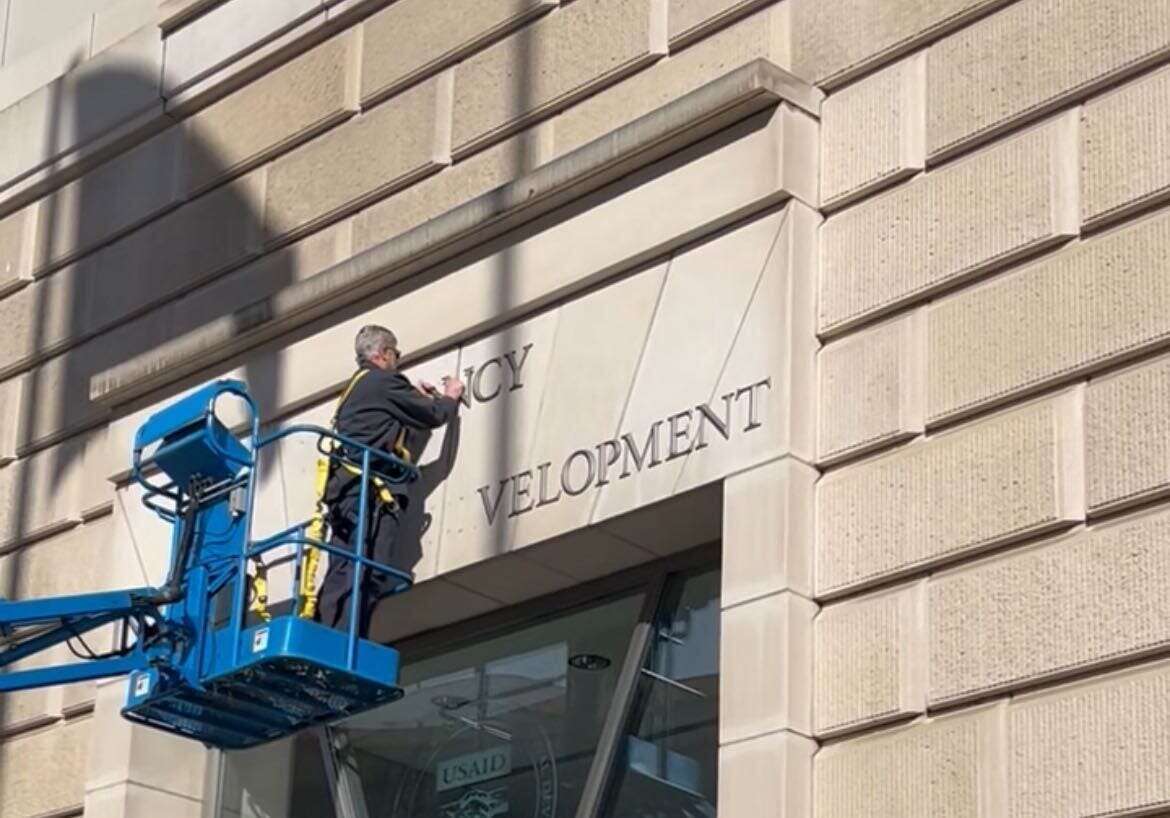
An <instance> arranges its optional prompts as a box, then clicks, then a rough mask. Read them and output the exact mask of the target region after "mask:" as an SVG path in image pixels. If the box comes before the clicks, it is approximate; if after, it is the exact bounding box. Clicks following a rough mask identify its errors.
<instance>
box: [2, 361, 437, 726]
mask: <svg viewBox="0 0 1170 818" xmlns="http://www.w3.org/2000/svg"><path fill="white" fill-rule="evenodd" d="M224 396H230V397H234V398H237V399H239V400H241V401H243V403H244V405H245V407H246V409H247V420H246V424H245V428H246V429H247V435H246V438H245V440H244V441H241V440H239V439H237V437H236V435H234V434H233V433H232V432H231V431H230V430H229V429H228V427H227V426H226V425H225V424H224V423H223V422H222V421H221V420H220V418H219V416H218V415H217V407H218V405H219V401H220V400H221V398H223V397H224ZM293 435H314V436H316V437H317V440H318V449H319V450H320V451H321V452H322V453H323V454H327V455H328V456H330V457H331V458H333V459H334V460H335V461H339V462H344V463H347V464H349V465H351V466H353V467H355V468H357V469H359V470H360V476H361V489H360V497H359V516H358V531H357V542H360V543H365V541H366V525H367V524H366V518H367V515H366V513H365V512H366V509H367V508H368V504H369V503H370V502H371V497H370V490H369V484H370V482H371V480H372V478H374V477H378V478H380V479H381V480H383V481H385V482H386V483H388V484H391V485H396V484H404V483H409V482H412V481H414V480H417V479H418V476H419V472H418V469H417V468H416V467H415V466H414V465H412V464H410V463H407V462H406V461H404V460H402V459H400V458H398V457H396V456H394V455H392V454H388V453H386V452H383V451H379V450H376V449H372V448H370V447H368V446H365V445H363V444H361V443H359V442H357V441H355V440H352V439H350V438H347V437H345V436H342V435H338V434H336V433H334V432H332V431H329V430H326V429H323V428H320V427H317V426H310V425H296V426H290V427H287V428H283V429H278V430H276V431H275V432H273V433H271V434H269V435H267V436H262V435H261V433H260V421H259V414H258V412H257V409H256V404H255V402H254V401H253V400H252V398H251V396H250V395H249V394H248V391H247V388H246V387H245V385H244V384H243V383H242V382H240V381H237V380H221V381H217V382H215V383H213V384H210V385H208V386H206V387H204V388H203V389H200V390H198V391H196V392H194V393H192V394H191V395H188V396H187V397H185V398H182V399H181V400H178V401H176V402H175V403H173V404H171V405H170V406H168V407H166V408H164V409H163V410H161V411H159V412H158V413H156V414H155V415H153V416H152V417H151V418H149V419H148V420H147V421H146V422H145V423H144V424H143V425H142V426H141V427H140V428H139V430H138V432H137V434H136V435H135V438H134V444H133V450H132V453H131V479H132V480H133V481H134V482H136V483H137V484H139V485H140V486H141V487H142V488H143V491H144V494H143V498H142V501H143V503H144V504H145V505H146V506H147V507H148V508H150V509H151V510H152V511H154V512H155V513H156V514H157V515H158V516H159V517H161V518H162V519H163V520H165V521H166V522H168V523H170V524H171V525H172V538H171V549H172V576H171V577H169V578H168V580H167V583H166V584H164V585H162V586H159V587H143V588H136V589H132V590H127V591H112V592H104V593H96V594H83V595H79V596H69V597H56V598H50V599H41V600H28V601H19V602H17V601H6V600H2V599H0V692H8V691H12V690H22V689H28V688H31V687H41V686H45V685H53V684H63V683H67V682H74V681H82V680H86V679H96V678H103V677H110V676H118V675H125V674H129V675H130V677H131V684H130V692H129V694H128V696H127V703H126V707H125V709H124V710H123V713H124V714H125V715H126V716H127V717H128V718H130V719H132V720H135V721H139V722H141V723H144V724H149V725H151V726H155V727H159V728H161V729H165V730H169V731H171V732H177V733H180V734H182V735H187V736H191V737H193V738H198V739H201V740H203V741H205V742H207V743H209V744H213V745H215V746H220V747H244V746H250V745H252V744H256V743H260V742H262V741H268V740H271V739H273V738H279V737H280V736H282V735H287V734H288V733H289V732H292V731H294V730H296V729H300V728H301V727H304V726H306V725H308V724H315V723H320V722H326V721H330V720H332V719H335V718H341V717H345V716H349V715H352V714H353V713H356V712H361V710H363V709H367V708H368V707H373V706H378V705H380V704H383V703H385V702H386V701H392V700H393V699H394V698H396V697H397V696H398V695H400V691H398V689H397V673H398V655H397V652H396V651H394V650H393V649H391V648H388V647H385V646H382V645H377V644H374V643H371V642H368V641H367V640H364V639H362V638H360V637H359V635H358V624H359V621H360V616H359V607H360V603H361V588H362V579H363V577H364V576H365V574H366V572H368V571H374V572H379V573H382V574H387V575H390V576H393V577H394V578H396V579H397V580H398V582H397V583H396V584H395V586H394V587H393V588H392V589H391V591H390V593H392V594H396V593H401V592H403V591H405V590H407V589H409V588H410V587H411V584H412V582H413V577H412V576H411V575H410V574H409V573H407V572H404V571H400V570H398V569H395V568H393V567H391V566H389V565H384V564H382V563H379V562H377V561H375V560H372V559H370V558H368V557H366V556H365V554H364V553H353V552H350V551H346V550H345V549H341V548H337V547H335V546H333V545H330V544H328V543H323V542H319V541H316V540H314V539H312V538H310V537H308V536H307V534H306V531H307V528H308V525H309V520H305V521H303V522H301V523H298V524H297V525H293V526H290V527H289V528H287V529H285V530H284V531H281V532H279V533H277V534H274V535H272V536H270V537H266V538H264V539H263V540H260V541H258V542H256V541H253V539H252V522H253V518H254V507H255V502H256V480H255V477H256V475H257V474H259V465H260V460H261V454H262V452H263V451H264V450H265V449H266V448H268V447H269V446H271V445H273V444H275V443H276V442H278V441H280V440H282V439H284V438H286V437H290V436H293ZM330 440H331V441H333V444H334V445H332V446H328V447H326V446H324V443H325V442H326V441H330ZM338 444H339V445H338ZM355 457H356V458H357V459H355ZM372 464H376V465H377V468H376V469H375V468H373V466H372ZM156 472H157V474H156ZM159 474H161V477H160V476H159ZM183 481H187V484H186V485H184V484H183ZM239 492H243V495H244V502H243V503H242V504H238V503H233V502H232V499H233V496H234V495H235V496H238V493H239ZM307 546H308V547H312V548H317V549H321V550H322V551H325V552H326V553H328V554H329V555H330V559H347V560H352V561H353V562H354V563H355V568H354V571H353V578H352V586H351V589H350V599H349V603H348V604H349V605H350V617H349V629H348V632H347V633H344V634H343V633H340V632H337V631H333V630H331V629H328V628H326V627H324V626H322V625H319V624H317V623H314V622H311V621H308V620H305V619H300V618H298V617H297V615H296V611H298V610H299V609H300V585H299V575H300V572H301V570H302V569H303V560H304V557H305V553H306V547H307ZM286 547H295V565H294V568H295V570H294V579H293V588H292V600H291V602H292V604H291V611H292V613H290V614H287V615H284V616H280V617H276V618H275V619H273V620H272V621H271V622H263V623H260V624H256V623H249V622H248V621H247V612H246V608H247V599H246V597H247V583H248V568H249V564H250V563H255V562H257V561H262V557H263V555H264V554H266V553H268V552H271V551H273V550H274V549H278V548H286ZM224 594H226V595H227V597H228V598H229V599H230V600H231V605H230V615H229V617H228V624H227V625H226V626H225V625H223V624H222V616H221V615H220V612H221V611H222V608H223V605H222V600H223V598H224ZM110 623H121V626H122V645H121V648H120V649H118V650H116V651H114V652H111V653H110V654H107V655H104V656H100V657H94V659H93V661H86V662H76V663H71V664H63V665H55V666H51V667H45V668H37V669H31V670H19V671H14V670H11V669H9V670H8V671H7V672H3V671H4V668H5V667H8V666H10V665H12V664H13V663H14V662H17V661H20V660H21V659H25V658H28V657H30V656H33V655H35V654H37V653H40V652H42V651H44V650H46V649H48V648H51V647H53V646H54V645H58V644H60V643H62V642H72V641H73V640H75V639H83V638H84V634H85V633H87V632H89V631H92V630H94V629H95V628H99V627H102V626H104V625H108V624H110ZM131 637H133V638H132V639H131ZM83 644H84V643H83Z"/></svg>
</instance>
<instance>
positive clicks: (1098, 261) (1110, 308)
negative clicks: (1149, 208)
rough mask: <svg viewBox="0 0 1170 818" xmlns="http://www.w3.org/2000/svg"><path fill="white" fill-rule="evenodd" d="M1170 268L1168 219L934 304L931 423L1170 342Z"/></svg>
mask: <svg viewBox="0 0 1170 818" xmlns="http://www.w3.org/2000/svg"><path fill="white" fill-rule="evenodd" d="M1168 265H1170V214H1166V213H1160V214H1158V215H1156V216H1154V217H1151V218H1149V219H1145V220H1142V221H1140V222H1137V223H1134V224H1132V225H1129V226H1127V227H1126V228H1125V229H1123V230H1119V231H1117V232H1112V233H1109V234H1108V235H1104V236H1101V237H1098V238H1093V239H1090V240H1088V241H1085V242H1083V243H1080V244H1077V245H1074V246H1072V247H1069V248H1067V249H1065V250H1062V251H1060V252H1059V253H1056V254H1054V255H1052V256H1050V257H1048V258H1045V259H1044V260H1042V261H1039V262H1037V263H1036V264H1033V265H1031V266H1028V267H1025V268H1022V269H1020V270H1018V271H1015V272H1013V273H1011V274H1010V275H1006V276H1003V277H1001V278H997V279H994V280H992V281H989V282H987V283H986V284H983V285H981V286H979V287H974V288H971V289H968V290H964V291H962V292H960V293H956V294H955V295H953V296H951V297H949V298H944V299H940V300H939V301H936V302H935V303H934V304H931V305H930V307H928V308H927V314H926V326H927V329H926V371H927V373H928V374H927V384H926V417H927V423H928V424H929V423H932V422H935V421H938V420H941V419H943V418H946V417H952V416H955V415H961V414H963V413H966V412H970V411H973V410H975V409H977V408H979V407H982V406H987V405H990V404H995V403H998V402H1001V401H1003V400H1005V399H1006V398H1007V397H1009V396H1011V395H1016V394H1020V393H1023V392H1026V391H1028V390H1033V389H1037V388H1039V387H1041V386H1043V385H1044V384H1050V383H1055V382H1059V381H1062V380H1070V379H1072V378H1073V377H1074V376H1076V375H1078V374H1082V373H1084V372H1087V371H1091V370H1093V369H1097V368H1101V367H1103V366H1105V365H1107V364H1109V363H1110V362H1111V361H1115V360H1117V359H1119V358H1121V357H1123V356H1127V355H1132V354H1134V353H1136V352H1139V351H1141V350H1142V349H1148V348H1150V347H1152V346H1155V345H1157V344H1161V343H1165V342H1166V341H1167V340H1170V281H1168V279H1167V276H1166V275H1165V270H1166V269H1167V268H1168ZM973 338H977V339H979V342H978V344H977V345H973V344H972V342H971V339H973Z"/></svg>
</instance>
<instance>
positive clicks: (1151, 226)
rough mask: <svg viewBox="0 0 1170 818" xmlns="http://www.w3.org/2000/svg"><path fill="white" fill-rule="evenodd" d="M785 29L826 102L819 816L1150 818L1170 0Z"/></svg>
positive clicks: (1155, 809) (818, 492) (1163, 436)
mask: <svg viewBox="0 0 1170 818" xmlns="http://www.w3.org/2000/svg"><path fill="white" fill-rule="evenodd" d="M793 10H794V19H795V20H800V21H801V22H799V23H795V24H794V29H793V46H792V47H793V54H794V59H795V63H796V66H797V71H798V72H799V73H802V74H803V76H805V77H807V78H810V79H813V80H815V81H816V82H817V83H818V84H819V85H820V87H822V88H823V89H825V90H826V91H827V92H828V95H827V98H826V100H825V103H824V108H823V111H824V116H823V120H822V153H823V160H822V165H821V206H822V211H823V212H825V213H826V214H827V217H826V220H825V223H824V225H823V226H822V228H821V276H820V282H819V288H820V300H819V304H818V315H819V318H818V320H819V326H818V332H819V336H820V338H821V340H822V342H823V346H822V348H821V350H820V352H819V355H818V363H819V373H818V381H819V383H818V400H819V420H818V442H817V447H818V449H817V460H816V465H817V466H818V467H819V470H820V477H819V479H818V481H817V484H816V489H815V505H816V521H815V545H814V546H813V551H814V554H813V562H814V589H813V596H814V599H815V600H816V601H817V602H818V603H819V604H820V605H821V609H820V612H819V613H818V615H817V617H816V619H815V620H814V625H813V630H814V644H815V658H814V665H815V684H814V695H813V707H814V716H813V728H814V736H813V737H814V738H816V739H817V740H818V741H820V742H821V746H820V748H819V749H818V751H817V753H816V755H815V756H814V761H813V767H814V775H813V787H814V798H813V803H814V807H813V813H812V814H814V815H816V816H818V818H820V817H821V816H847V815H862V814H864V815H871V816H882V818H885V817H886V816H889V817H890V818H893V816H917V815H922V816H928V815H929V816H937V815H948V816H951V815H953V816H960V815H962V816H973V817H975V818H992V816H996V817H997V818H998V816H1013V818H1019V817H1020V816H1040V815H1044V816H1055V815H1062V816H1091V815H1092V816H1096V815H1131V814H1132V815H1137V814H1160V812H1161V811H1162V810H1165V809H1166V808H1167V807H1168V806H1170V786H1168V785H1167V781H1166V777H1165V774H1164V769H1163V768H1164V765H1163V764H1162V762H1161V760H1160V758H1159V756H1160V750H1159V749H1158V746H1159V744H1158V743H1159V741H1160V739H1158V738H1155V734H1157V733H1158V731H1159V729H1160V728H1159V727H1158V725H1160V724H1161V720H1162V719H1164V718H1165V717H1166V715H1167V714H1168V713H1170V707H1168V706H1167V704H1165V703H1163V702H1160V701H1158V700H1157V696H1158V695H1159V694H1158V693H1157V691H1158V690H1159V689H1160V688H1159V685H1161V684H1162V683H1163V680H1164V677H1165V674H1166V670H1165V667H1164V662H1163V661H1161V660H1162V659H1164V657H1165V656H1166V655H1167V640H1170V618H1168V616H1167V613H1166V612H1164V611H1162V610H1161V608H1162V607H1163V606H1164V604H1165V603H1164V600H1163V598H1164V596H1165V594H1164V589H1165V588H1166V587H1167V582H1168V580H1170V563H1168V562H1167V546H1166V543H1167V542H1170V540H1168V539H1167V536H1166V535H1165V534H1164V533H1162V532H1161V531H1160V527H1161V525H1162V524H1163V522H1164V519H1165V517H1166V508H1165V506H1164V500H1165V498H1166V496H1167V475H1168V474H1170V471H1168V469H1170V465H1168V464H1170V460H1168V459H1167V457H1166V450H1167V445H1168V441H1170V423H1168V422H1167V421H1170V411H1168V410H1166V409H1165V408H1164V407H1165V405H1166V402H1165V400H1164V399H1163V396H1164V394H1165V384H1166V382H1167V376H1166V369H1167V364H1166V350H1167V349H1168V347H1167V342H1166V340H1165V333H1166V331H1167V330H1168V329H1170V318H1168V316H1170V311H1168V310H1167V309H1166V306H1165V305H1164V304H1163V301H1162V293H1163V292H1164V290H1165V286H1164V283H1163V282H1164V279H1165V277H1166V273H1167V272H1168V271H1170V253H1168V251H1167V247H1170V243H1168V239H1170V236H1167V235H1165V228H1166V225H1167V224H1168V223H1170V222H1167V218H1168V211H1167V209H1166V207H1167V204H1168V203H1170V195H1168V185H1167V177H1166V173H1165V168H1166V161H1165V150H1164V147H1165V146H1166V145H1167V144H1170V143H1168V140H1170V98H1167V97H1166V89H1167V88H1170V84H1168V80H1167V77H1168V76H1170V75H1168V74H1167V70H1168V69H1167V67H1166V65H1165V63H1166V62H1167V61H1168V60H1170V29H1168V28H1167V26H1170V4H1168V3H1166V2H1165V1H1164V0H1136V2H1130V1H1129V0H1127V1H1126V2H1118V3H1102V2H1096V1H1095V0H1093V1H1090V0H1014V2H946V3H916V2H909V1H907V2H893V3H879V2H868V0H856V1H854V0H808V2H802V0H795V2H794V4H793ZM842 20H853V21H854V22H851V23H841V22H840V21H842ZM844 25H847V26H849V28H847V29H844V30H842V26H844ZM1070 680H1075V681H1071V682H1070ZM1138 713H1141V714H1142V715H1140V716H1139V715H1138ZM891 724H893V725H894V726H891Z"/></svg>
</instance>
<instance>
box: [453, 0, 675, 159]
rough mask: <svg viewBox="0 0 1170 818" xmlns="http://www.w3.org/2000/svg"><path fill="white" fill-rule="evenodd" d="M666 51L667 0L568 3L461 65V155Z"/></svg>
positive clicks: (457, 133) (457, 143) (457, 144)
mask: <svg viewBox="0 0 1170 818" xmlns="http://www.w3.org/2000/svg"><path fill="white" fill-rule="evenodd" d="M665 53H666V3H665V0H592V2H589V3H574V4H571V5H569V6H566V7H564V8H563V9H560V10H558V11H557V12H556V13H554V14H550V15H548V16H547V17H545V18H543V19H541V20H538V21H536V22H535V23H533V24H532V25H530V26H527V27H525V28H524V29H522V30H521V31H518V32H516V33H515V34H513V35H512V36H510V37H508V38H506V39H504V40H502V41H500V42H498V43H496V44H495V45H493V46H491V47H490V48H487V49H485V50H484V51H481V52H479V53H478V54H476V55H474V56H473V57H470V58H468V59H467V60H465V61H464V62H462V63H460V64H459V65H458V66H457V67H456V73H455V122H454V126H453V127H454V131H453V144H454V149H455V154H456V156H460V155H463V154H465V153H470V152H471V151H474V150H477V149H479V148H481V147H484V146H485V145H487V144H488V143H490V142H493V141H496V140H498V139H500V138H502V137H504V136H506V135H507V134H508V133H509V132H510V131H514V130H517V129H519V128H521V127H523V125H524V124H525V123H526V122H528V121H531V120H532V119H533V118H535V117H538V116H541V115H544V114H547V113H551V112H552V111H554V110H556V109H558V108H561V107H564V106H567V105H569V104H570V103H572V102H573V101H574V100H576V99H579V98H580V97H582V96H584V95H585V94H587V93H589V92H590V91H593V90H596V89H598V88H601V87H602V86H604V85H607V84H609V83H612V82H613V81H614V80H616V79H618V78H620V77H621V76H623V75H624V74H627V73H629V72H631V71H633V70H636V69H637V68H639V67H641V66H643V65H645V64H647V63H649V62H653V61H654V60H656V59H658V58H659V57H660V56H662V55H663V54H665ZM538 67H539V68H538Z"/></svg>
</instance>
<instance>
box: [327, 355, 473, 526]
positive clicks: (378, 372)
mask: <svg viewBox="0 0 1170 818" xmlns="http://www.w3.org/2000/svg"><path fill="white" fill-rule="evenodd" d="M363 368H365V369H367V370H368V371H367V372H366V374H365V375H364V376H363V377H362V378H361V379H360V380H359V381H358V382H357V384H356V385H355V386H354V388H353V391H352V392H350V393H349V397H347V398H346V399H345V402H344V403H343V404H342V405H341V410H340V411H339V412H338V414H337V432H338V434H341V435H343V436H345V437H348V438H350V439H351V440H355V441H357V442H358V443H362V444H365V445H366V446H369V447H371V448H373V449H378V450H380V451H386V452H392V451H393V450H394V444H395V442H396V441H397V440H398V436H399V433H400V432H401V431H402V430H403V429H405V430H406V434H405V436H404V445H405V446H406V448H407V449H408V450H409V451H410V453H411V457H412V459H417V457H418V455H419V454H421V452H420V451H419V447H421V446H422V445H425V442H426V439H427V438H428V437H429V432H430V430H431V429H437V428H439V427H440V426H442V425H444V424H445V423H447V422H448V421H449V420H451V418H453V417H454V416H455V414H456V413H457V412H458V410H459V401H457V400H455V399H454V398H448V397H445V396H443V397H438V398H434V397H431V396H429V395H424V394H422V393H421V392H419V391H418V390H417V389H415V387H414V386H413V385H412V384H411V383H410V381H409V380H407V378H406V376H405V375H403V374H402V373H400V372H393V371H387V370H384V369H378V368H377V367H372V366H366V367H363ZM347 454H348V455H349V456H350V457H353V458H354V459H355V460H357V461H358V462H360V455H357V456H355V455H356V453H354V452H347ZM371 466H372V467H373V468H375V469H377V465H376V464H374V463H371ZM357 487H358V481H357V480H356V479H355V478H354V477H353V476H352V475H351V474H349V473H348V472H346V471H345V470H344V469H335V470H334V472H333V476H332V478H331V479H330V481H329V489H328V491H327V492H326V498H327V499H328V500H329V501H331V502H332V501H333V500H335V499H336V498H337V497H340V496H341V495H342V494H345V493H348V492H349V491H353V490H356V489H357ZM394 494H395V495H396V496H409V492H408V491H406V490H404V489H403V490H400V488H399V487H397V486H396V487H394ZM404 505H405V503H404Z"/></svg>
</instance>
